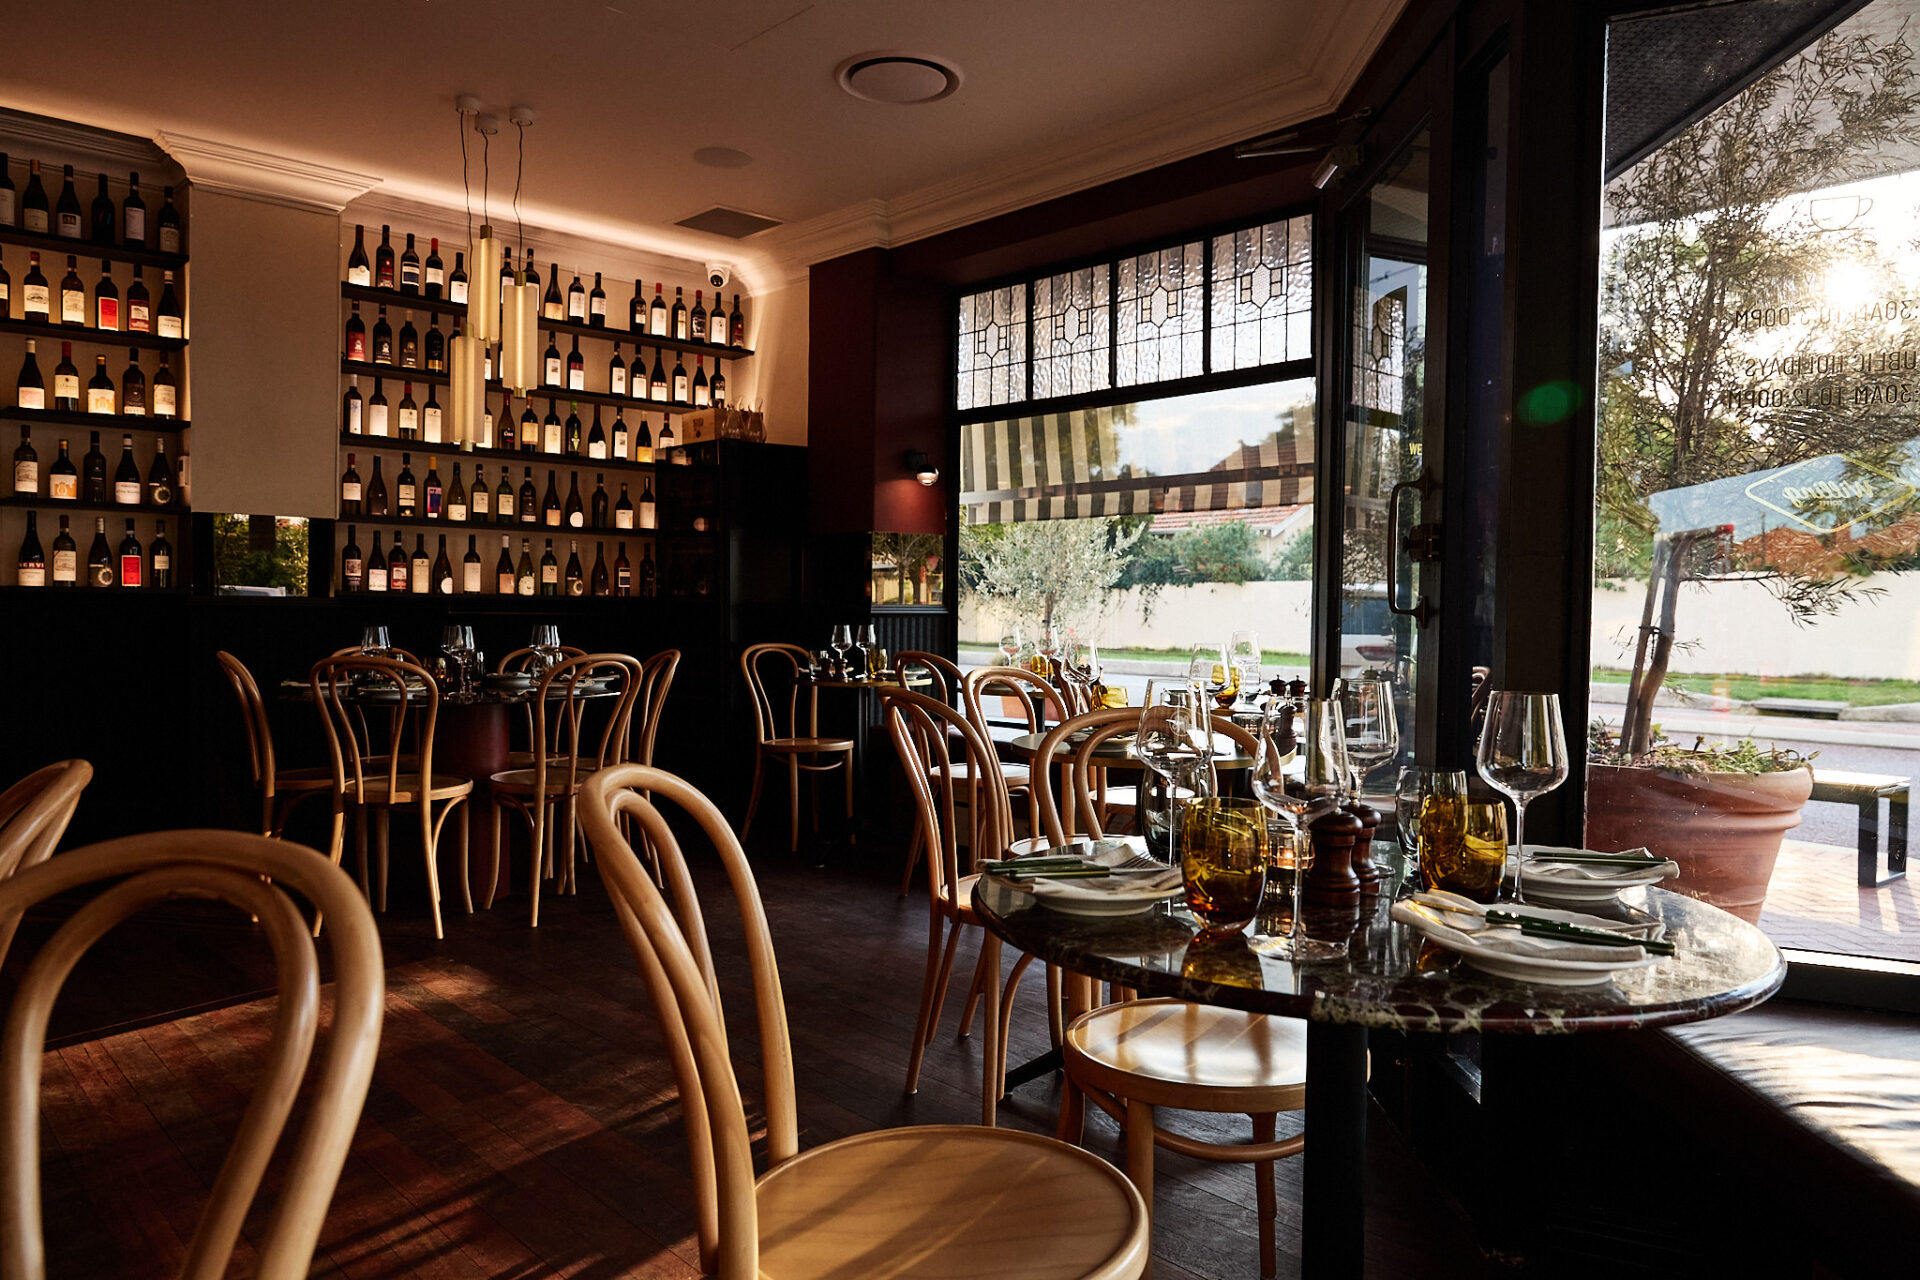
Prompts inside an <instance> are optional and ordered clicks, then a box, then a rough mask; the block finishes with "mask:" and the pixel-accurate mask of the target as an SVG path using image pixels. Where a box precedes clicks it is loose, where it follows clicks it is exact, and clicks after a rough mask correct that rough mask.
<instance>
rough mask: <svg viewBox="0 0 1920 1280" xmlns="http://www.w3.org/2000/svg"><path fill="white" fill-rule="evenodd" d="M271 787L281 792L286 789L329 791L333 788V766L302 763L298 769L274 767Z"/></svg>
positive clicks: (286, 790)
mask: <svg viewBox="0 0 1920 1280" xmlns="http://www.w3.org/2000/svg"><path fill="white" fill-rule="evenodd" d="M273 789H274V790H275V791H277V792H283V793H284V792H288V791H331V790H332V789H333V766H332V765H326V764H315V765H303V766H302V767H300V768H298V769H275V770H274V771H273Z"/></svg>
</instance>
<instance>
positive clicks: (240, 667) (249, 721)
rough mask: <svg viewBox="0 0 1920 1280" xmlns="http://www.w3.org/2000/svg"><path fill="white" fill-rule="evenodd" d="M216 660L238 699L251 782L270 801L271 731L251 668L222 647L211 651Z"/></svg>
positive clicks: (271, 780) (272, 764) (265, 706)
mask: <svg viewBox="0 0 1920 1280" xmlns="http://www.w3.org/2000/svg"><path fill="white" fill-rule="evenodd" d="M213 656H214V659H215V660H216V661H218V662H219V664H220V671H221V674H223V675H225V676H226V677H227V683H228V684H230V685H232V686H233V696H234V697H236V698H238V699H239V700H240V722H241V724H242V725H243V726H244V727H245V729H246V731H247V766H248V768H249V769H250V770H251V771H252V778H253V785H254V788H255V789H256V790H260V791H263V792H264V793H265V794H266V795H267V796H268V797H269V801H268V803H269V804H271V796H272V794H273V774H274V769H275V767H276V766H275V762H274V758H273V731H272V730H271V728H269V726H268V722H267V704H266V701H265V699H263V698H261V696H260V686H259V685H258V684H257V683H255V681H254V678H253V672H251V671H249V670H247V664H246V663H244V662H242V661H240V659H238V658H236V657H234V656H233V655H232V654H230V653H228V652H227V651H226V650H225V649H222V650H220V651H219V652H218V653H216V654H214V655H213Z"/></svg>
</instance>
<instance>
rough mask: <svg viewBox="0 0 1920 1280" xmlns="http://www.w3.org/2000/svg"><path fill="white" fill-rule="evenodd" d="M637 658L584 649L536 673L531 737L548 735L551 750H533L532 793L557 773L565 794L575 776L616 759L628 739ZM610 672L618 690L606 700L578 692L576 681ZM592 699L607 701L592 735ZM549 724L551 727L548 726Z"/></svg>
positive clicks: (637, 685)
mask: <svg viewBox="0 0 1920 1280" xmlns="http://www.w3.org/2000/svg"><path fill="white" fill-rule="evenodd" d="M640 670H641V667H640V660H639V659H638V658H630V657H628V656H627V655H626V654H624V653H586V654H581V655H580V656H578V657H573V658H568V659H566V660H565V661H562V662H556V663H555V664H554V665H552V666H551V667H548V668H547V669H546V670H545V671H544V672H542V673H541V676H540V684H539V687H538V688H537V689H536V690H535V691H534V696H533V736H534V741H536V742H547V741H549V740H551V741H552V742H553V743H554V744H555V745H554V751H553V753H552V755H551V756H549V755H548V753H547V752H545V751H539V752H535V753H534V757H533V783H534V792H533V793H534V795H535V796H544V795H546V793H547V790H546V788H547V782H548V780H549V778H550V777H551V776H552V775H553V774H555V773H556V772H557V773H559V774H560V775H561V776H562V778H563V779H564V781H565V783H566V791H565V792H564V793H563V794H567V795H571V794H573V790H574V788H575V787H576V786H578V785H579V783H580V780H581V779H582V778H583V777H585V776H586V775H587V774H589V773H592V772H593V771H594V770H596V769H601V768H604V767H606V766H607V765H610V764H618V763H620V762H621V760H622V759H623V758H624V757H625V755H626V753H627V751H628V750H629V744H630V743H631V741H632V736H633V733H632V730H633V706H634V700H635V699H636V698H637V697H638V696H639V693H640ZM596 676H605V677H611V678H613V679H615V680H617V681H619V684H620V690H619V693H618V694H617V695H615V697H614V698H612V699H611V700H609V699H603V698H588V697H585V696H583V691H582V689H581V682H582V681H584V680H590V679H593V678H594V677H596ZM596 702H608V703H609V705H608V708H607V715H606V718H605V720H604V721H603V723H602V724H601V727H600V731H599V733H598V735H597V736H596V735H595V734H594V732H593V730H592V728H591V726H590V721H591V720H592V719H594V718H595V717H592V716H590V715H589V714H588V711H589V709H590V708H592V707H593V705H594V704H595V703H596ZM549 726H551V730H550V729H549Z"/></svg>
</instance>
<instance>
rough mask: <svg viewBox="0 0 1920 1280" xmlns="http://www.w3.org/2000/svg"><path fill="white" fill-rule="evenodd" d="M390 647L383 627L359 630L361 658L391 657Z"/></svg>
mask: <svg viewBox="0 0 1920 1280" xmlns="http://www.w3.org/2000/svg"><path fill="white" fill-rule="evenodd" d="M391 648H392V646H391V645H390V644H389V643H388V642H387V629H386V628H385V627H362V628H360V656H361V657H363V658H386V657H391V656H392V654H391V653H390V652H389V651H390V650H391Z"/></svg>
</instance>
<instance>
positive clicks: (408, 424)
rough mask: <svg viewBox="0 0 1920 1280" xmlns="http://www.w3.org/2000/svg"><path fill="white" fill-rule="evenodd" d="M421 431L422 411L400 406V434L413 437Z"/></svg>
mask: <svg viewBox="0 0 1920 1280" xmlns="http://www.w3.org/2000/svg"><path fill="white" fill-rule="evenodd" d="M419 433H420V411H419V410H418V409H409V408H407V407H406V406H405V405H401V406H400V434H401V435H402V436H403V437H406V438H409V439H411V438H412V437H414V436H416V435H418V434H419Z"/></svg>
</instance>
